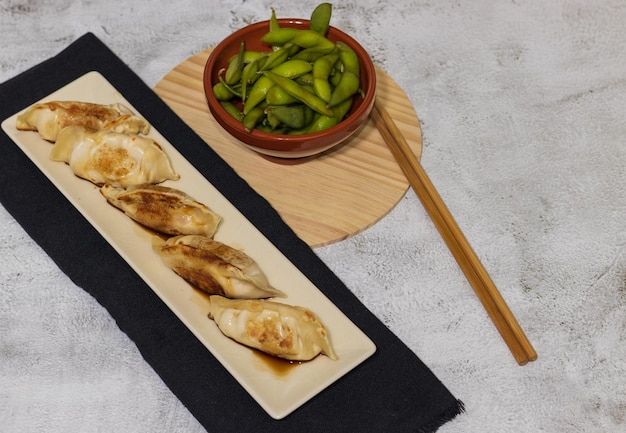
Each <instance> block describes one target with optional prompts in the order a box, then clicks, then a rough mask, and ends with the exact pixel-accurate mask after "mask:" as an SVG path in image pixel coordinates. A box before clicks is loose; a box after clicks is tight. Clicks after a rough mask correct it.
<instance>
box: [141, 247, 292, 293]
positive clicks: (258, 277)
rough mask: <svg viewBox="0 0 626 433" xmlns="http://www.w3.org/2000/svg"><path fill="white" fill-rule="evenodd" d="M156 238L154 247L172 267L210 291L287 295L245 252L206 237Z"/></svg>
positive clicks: (206, 290) (198, 285) (188, 279)
mask: <svg viewBox="0 0 626 433" xmlns="http://www.w3.org/2000/svg"><path fill="white" fill-rule="evenodd" d="M153 239H154V241H153V248H154V250H155V251H156V252H157V254H159V256H161V259H162V260H163V262H164V263H165V264H166V265H167V266H168V267H170V268H171V269H172V270H173V271H174V272H176V273H177V274H178V275H180V276H181V277H182V278H184V279H185V280H186V281H188V282H189V283H190V284H192V285H193V286H195V287H197V288H198V289H201V290H203V291H205V292H207V293H209V294H212V295H222V296H226V297H228V298H243V299H257V298H269V297H272V296H285V295H284V293H283V292H281V291H280V290H278V289H276V288H275V287H273V286H272V285H271V284H270V283H269V281H268V279H267V277H266V276H265V274H264V273H263V271H262V270H261V268H260V266H259V265H258V263H257V262H256V261H255V260H254V259H252V258H251V257H250V256H248V255H247V254H246V253H244V252H243V251H240V250H237V249H235V248H232V247H230V246H228V245H226V244H224V243H222V242H218V241H216V240H214V239H211V238H208V237H206V236H198V235H186V236H175V237H173V238H169V239H167V240H165V241H164V240H162V239H160V238H158V237H156V236H155V237H154V238H153Z"/></svg>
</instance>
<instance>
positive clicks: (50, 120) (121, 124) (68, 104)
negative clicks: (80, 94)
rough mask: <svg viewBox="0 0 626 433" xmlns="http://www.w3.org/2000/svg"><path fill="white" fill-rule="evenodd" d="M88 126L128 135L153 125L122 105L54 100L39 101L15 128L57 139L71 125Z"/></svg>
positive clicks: (142, 131) (148, 128)
mask: <svg viewBox="0 0 626 433" xmlns="http://www.w3.org/2000/svg"><path fill="white" fill-rule="evenodd" d="M73 125H77V126H85V127H88V128H91V129H107V130H111V131H115V132H124V133H127V134H147V133H148V131H149V130H150V125H149V124H148V122H147V121H146V120H145V119H142V118H141V117H139V116H136V115H135V114H133V112H132V111H130V110H129V109H128V108H127V107H125V106H124V105H122V104H111V105H100V104H93V103H90V102H77V101H52V102H44V103H41V104H35V105H33V106H32V107H30V108H28V109H27V110H26V111H25V112H24V113H22V114H20V115H19V116H17V119H16V122H15V127H16V128H17V129H19V130H23V131H37V132H38V133H39V135H40V136H41V137H42V138H43V139H44V140H48V141H52V142H54V141H56V139H57V137H58V135H59V133H60V132H61V130H63V128H65V127H67V126H73Z"/></svg>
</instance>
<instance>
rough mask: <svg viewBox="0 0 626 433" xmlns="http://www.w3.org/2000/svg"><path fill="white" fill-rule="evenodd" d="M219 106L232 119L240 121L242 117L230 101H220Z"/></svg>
mask: <svg viewBox="0 0 626 433" xmlns="http://www.w3.org/2000/svg"><path fill="white" fill-rule="evenodd" d="M220 105H221V106H222V108H224V110H226V112H227V113H228V114H230V115H231V116H232V117H233V118H234V119H236V120H239V121H241V118H242V115H241V111H239V109H238V108H237V107H236V106H235V104H233V103H232V102H230V101H220Z"/></svg>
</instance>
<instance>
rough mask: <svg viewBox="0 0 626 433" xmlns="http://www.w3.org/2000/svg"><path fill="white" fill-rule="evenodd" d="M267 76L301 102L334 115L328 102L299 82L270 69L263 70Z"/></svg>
mask: <svg viewBox="0 0 626 433" xmlns="http://www.w3.org/2000/svg"><path fill="white" fill-rule="evenodd" d="M263 75H264V76H265V77H268V78H269V79H270V80H272V81H273V82H274V83H275V84H276V85H277V86H280V87H281V88H282V89H283V90H285V91H286V92H287V93H289V94H290V95H291V96H293V97H294V98H297V99H298V100H299V101H300V102H302V103H303V104H305V105H308V106H309V107H311V108H312V109H313V110H315V111H317V112H318V113H321V114H326V115H328V116H332V115H333V112H332V110H331V109H330V108H328V107H327V106H326V102H324V101H323V100H321V99H320V98H318V97H317V96H316V95H315V94H313V93H310V92H308V91H307V90H305V89H303V88H302V87H301V86H300V85H299V84H298V83H296V82H295V81H293V80H291V79H289V78H285V77H281V76H280V75H276V74H274V73H272V72H270V71H265V72H263Z"/></svg>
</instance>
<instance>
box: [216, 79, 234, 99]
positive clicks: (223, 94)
mask: <svg viewBox="0 0 626 433" xmlns="http://www.w3.org/2000/svg"><path fill="white" fill-rule="evenodd" d="M213 94H214V95H215V97H216V98H217V99H218V100H219V101H230V100H231V99H233V97H234V96H235V95H234V93H233V92H231V91H230V89H229V88H228V86H227V85H226V84H225V83H224V82H222V81H218V82H217V83H215V85H214V86H213Z"/></svg>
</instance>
